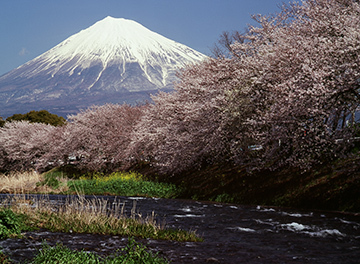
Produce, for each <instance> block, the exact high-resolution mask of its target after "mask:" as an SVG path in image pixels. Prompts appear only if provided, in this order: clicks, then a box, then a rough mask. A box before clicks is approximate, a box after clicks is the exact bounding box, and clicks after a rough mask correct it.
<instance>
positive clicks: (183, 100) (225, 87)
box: [131, 0, 360, 172]
mask: <svg viewBox="0 0 360 264" xmlns="http://www.w3.org/2000/svg"><path fill="white" fill-rule="evenodd" d="M254 19H255V20H256V21H257V22H258V24H259V25H258V26H250V27H249V28H248V31H247V32H246V33H244V34H240V33H238V32H237V33H235V34H234V36H235V37H230V36H229V35H227V34H226V35H224V39H223V44H224V46H225V47H226V48H227V54H224V53H222V52H221V50H220V49H219V50H217V51H218V52H217V54H218V57H217V58H216V59H208V60H206V61H204V62H203V63H200V64H198V65H193V66H189V67H188V68H186V69H185V70H183V71H182V72H181V73H180V75H179V77H180V82H178V83H177V84H176V89H175V92H174V93H172V94H164V93H160V94H159V95H158V96H155V97H154V98H153V100H154V102H155V105H153V106H151V107H149V108H148V109H147V110H146V112H145V114H144V116H143V118H142V120H141V122H140V123H139V124H138V125H137V127H136V130H135V134H134V137H133V140H132V144H131V146H132V149H133V150H136V151H135V152H136V153H138V156H139V157H141V155H144V157H150V158H152V159H154V164H156V165H159V167H160V168H162V169H163V170H164V171H167V172H180V171H182V170H185V169H189V168H194V167H201V165H202V164H203V163H204V162H205V163H209V162H219V161H220V162H221V161H224V160H227V161H231V162H234V163H236V164H246V165H248V166H249V167H252V168H264V167H266V168H273V169H276V168H279V167H282V166H286V165H290V166H297V167H301V168H308V167H311V166H312V165H313V164H314V163H317V162H321V161H322V160H324V159H331V158H334V157H336V156H337V155H339V154H341V150H344V149H346V147H347V145H346V144H347V142H348V141H347V140H339V139H346V138H349V137H351V135H352V132H353V131H352V130H351V127H352V124H353V123H354V112H355V111H356V109H357V107H358V105H359V102H360V100H359V88H360V86H359V85H360V81H359V80H360V78H359V77H360V71H359V65H360V61H359V58H360V37H359V36H360V6H359V2H358V1H352V0H332V1H329V0H307V1H302V2H301V3H297V2H294V3H292V4H290V5H287V6H286V5H284V6H283V7H282V9H281V12H279V13H278V14H275V15H273V16H256V17H254ZM347 122H348V123H349V126H347V125H346V123H347ZM255 149H256V151H255Z"/></svg>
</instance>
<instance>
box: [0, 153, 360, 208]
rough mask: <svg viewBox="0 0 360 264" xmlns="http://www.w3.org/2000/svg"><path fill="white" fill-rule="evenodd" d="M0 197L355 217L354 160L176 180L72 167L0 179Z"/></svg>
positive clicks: (146, 172) (213, 169)
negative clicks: (158, 202) (148, 200)
mask: <svg viewBox="0 0 360 264" xmlns="http://www.w3.org/2000/svg"><path fill="white" fill-rule="evenodd" d="M0 186H1V188H0V192H1V193H60V194H75V193H83V194H87V195H92V194H93V195H121V196H147V197H159V198H183V199H192V200H202V201H216V202H224V203H234V204H243V205H265V206H280V207H289V208H297V209H306V210H327V211H341V212H352V213H359V212H360V195H359V194H358V190H359V189H360V156H358V155H354V156H352V157H350V158H347V159H339V160H337V161H335V162H331V163H328V164H323V165H321V166H318V167H314V168H312V169H311V170H309V171H306V172H304V171H300V170H297V169H294V168H285V169H282V170H278V171H269V170H263V171H258V172H253V173H249V172H248V171H247V170H246V168H245V167H241V166H233V165H230V164H216V165H211V166H208V167H206V168H203V169H201V170H195V171H188V172H183V173H181V174H180V175H173V176H169V175H161V174H159V173H158V172H157V171H156V169H155V168H154V167H152V166H149V165H147V164H144V163H143V164H137V165H136V166H133V167H131V168H130V169H129V171H128V172H115V173H112V174H108V175H104V174H100V173H98V174H89V173H86V172H81V171H77V170H74V168H73V167H71V166H67V167H64V168H56V169H54V170H52V171H49V172H47V173H44V174H41V175H39V174H37V173H35V172H32V173H22V174H10V175H6V176H5V175H0Z"/></svg>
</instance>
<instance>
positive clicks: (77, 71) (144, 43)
mask: <svg viewBox="0 0 360 264" xmlns="http://www.w3.org/2000/svg"><path fill="white" fill-rule="evenodd" d="M205 58H206V56H205V55H203V54H201V53H199V52H197V51H195V50H193V49H191V48H189V47H187V46H185V45H182V44H180V43H177V42H175V41H173V40H170V39H167V38H165V37H163V36H161V35H159V34H157V33H155V32H152V31H150V30H149V29H147V28H145V27H144V26H142V25H141V24H139V23H137V22H135V21H132V20H127V19H123V18H113V17H110V16H108V17H106V18H104V19H103V20H101V21H98V22H97V23H95V24H94V25H92V26H90V27H89V28H87V29H84V30H82V31H80V32H79V33H77V34H74V35H72V36H70V37H69V38H67V39H66V40H64V41H63V42H61V43H60V44H58V45H57V46H55V47H53V48H52V49H50V50H49V51H47V52H45V53H43V54H42V55H40V56H38V57H36V58H35V59H33V60H31V61H29V62H27V63H25V64H23V65H21V66H20V67H18V68H16V69H14V70H12V71H10V72H9V73H7V74H5V75H3V76H1V77H0V115H1V114H2V112H4V110H5V112H6V109H5V107H6V106H10V105H14V104H19V103H23V104H30V107H31V104H32V103H33V104H34V105H36V103H37V104H38V105H42V102H45V101H48V102H47V103H46V104H44V105H48V104H49V102H50V101H51V102H52V104H54V103H55V104H56V105H58V106H59V107H62V106H61V103H60V101H61V100H62V101H63V100H66V98H69V97H71V99H72V101H74V104H76V98H78V101H79V100H81V101H82V102H83V105H86V103H85V101H86V100H87V99H89V100H90V101H91V102H94V100H95V99H94V98H96V97H101V98H102V99H101V101H102V102H103V101H106V98H104V96H107V94H108V95H109V94H112V95H114V94H116V97H119V93H129V92H145V91H153V90H158V89H164V88H172V84H173V82H174V81H175V80H176V77H175V73H176V71H177V70H178V69H179V68H182V67H184V66H185V65H187V64H189V63H197V62H199V61H201V60H203V59H205ZM56 100H58V101H59V102H58V103H57V102H56ZM95 103H96V100H95ZM1 105H2V106H1ZM30 110H32V109H30Z"/></svg>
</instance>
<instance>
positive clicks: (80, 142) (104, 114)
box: [46, 104, 146, 171]
mask: <svg viewBox="0 0 360 264" xmlns="http://www.w3.org/2000/svg"><path fill="white" fill-rule="evenodd" d="M145 107H146V105H143V106H136V107H133V106H130V105H127V104H124V105H116V104H106V105H103V106H92V107H90V108H89V109H87V110H85V111H82V112H80V113H79V114H77V115H72V116H69V117H68V124H67V125H66V126H65V127H59V128H58V130H57V133H53V134H52V137H53V141H54V142H57V143H56V144H55V145H56V146H54V148H53V149H52V151H50V152H49V153H48V154H47V155H46V158H47V159H48V160H53V161H58V162H59V164H61V163H67V162H68V159H69V157H70V158H76V159H77V163H76V165H77V166H78V167H79V168H81V169H87V170H89V171H101V170H113V169H115V168H119V167H120V166H121V165H122V163H124V160H126V159H127V157H126V156H125V155H124V153H125V149H126V148H127V145H128V144H129V140H130V135H131V133H132V129H133V127H134V126H135V125H136V123H137V122H138V120H139V119H140V117H141V114H142V111H143V108H145Z"/></svg>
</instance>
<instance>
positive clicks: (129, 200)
mask: <svg viewBox="0 0 360 264" xmlns="http://www.w3.org/2000/svg"><path fill="white" fill-rule="evenodd" d="M5 197H6V195H0V199H3V198H5ZM31 197H36V195H31ZM47 197H48V198H49V199H50V200H51V201H52V202H53V203H54V204H56V203H62V202H65V200H66V196H62V195H48V196H47ZM86 198H88V199H92V198H94V196H86ZM97 198H103V199H106V200H108V201H109V204H111V203H113V202H115V199H116V200H117V201H119V199H120V201H121V202H123V203H125V210H126V212H128V213H130V211H131V209H132V208H133V203H134V201H136V210H137V211H138V212H139V213H141V214H142V215H145V216H146V215H150V214H151V213H152V212H153V211H154V212H155V214H156V215H157V218H158V221H160V222H165V223H166V226H167V227H168V228H180V229H185V230H196V232H197V234H199V235H201V236H202V237H203V238H204V242H176V241H164V240H152V239H139V240H138V241H140V242H141V243H143V244H145V245H147V247H148V248H149V249H151V250H153V251H156V252H159V255H160V256H163V257H166V258H167V259H169V260H170V261H171V263H359V259H360V215H356V214H342V213H335V212H316V211H313V212H309V211H308V212H304V211H294V210H291V209H283V208H270V207H261V206H257V207H256V206H241V205H230V204H220V203H211V202H197V201H188V200H167V199H158V198H141V197H114V196H97ZM44 240H46V241H47V243H48V244H49V245H55V244H56V243H58V242H60V243H63V244H64V245H66V246H68V247H70V248H72V249H85V250H87V251H94V252H97V253H99V254H104V255H107V254H111V253H114V252H115V251H116V250H117V249H119V248H122V247H124V246H125V245H126V244H127V238H126V237H120V236H107V235H92V234H70V233H69V234H65V233H50V232H47V231H46V230H40V231H37V232H28V233H26V235H25V238H24V239H7V240H2V241H0V248H2V249H3V251H4V252H5V253H6V254H8V255H10V257H11V259H12V260H14V261H16V262H19V263H22V262H24V261H26V260H29V259H30V258H31V257H33V256H34V254H35V253H36V250H37V249H38V248H40V247H41V244H42V242H43V241H44Z"/></svg>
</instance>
